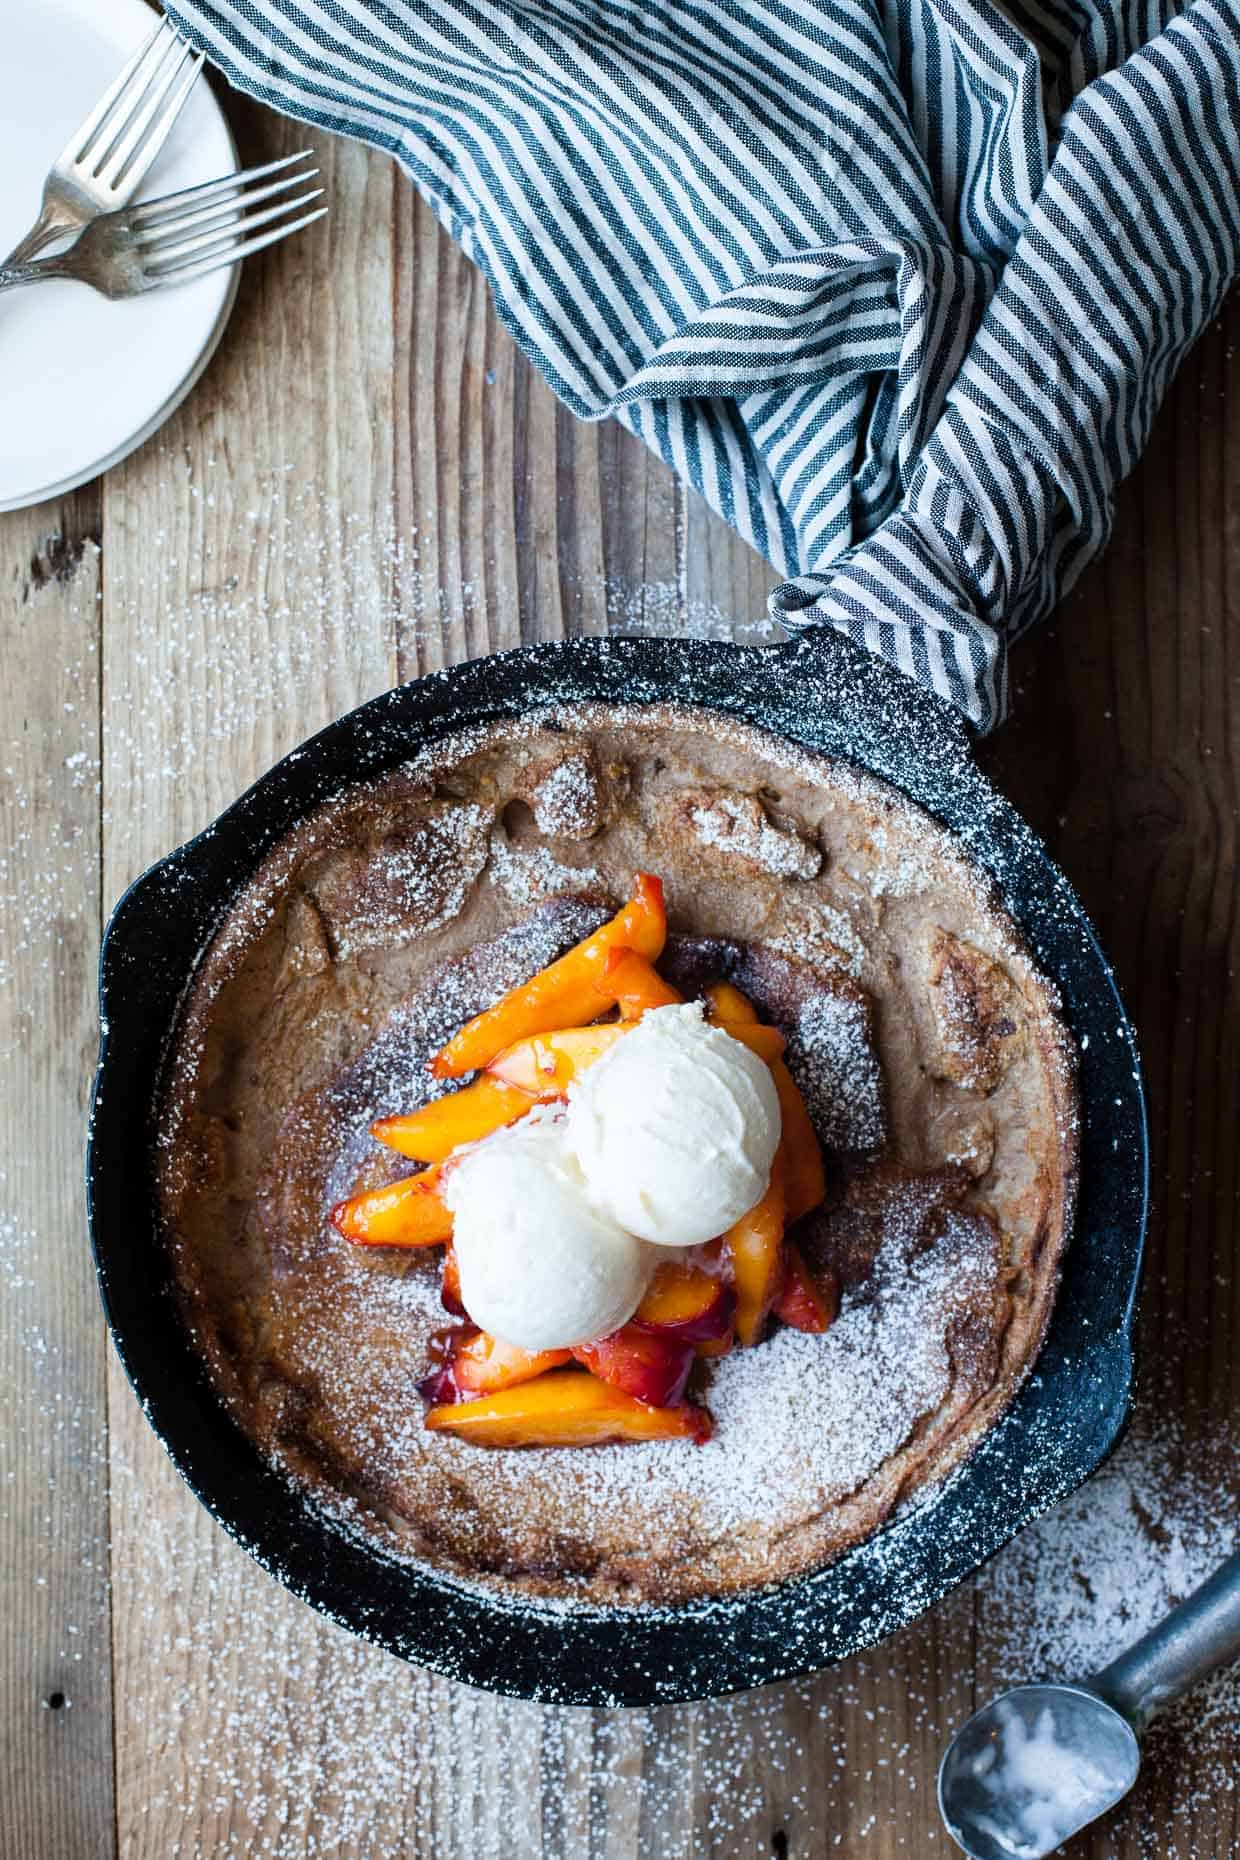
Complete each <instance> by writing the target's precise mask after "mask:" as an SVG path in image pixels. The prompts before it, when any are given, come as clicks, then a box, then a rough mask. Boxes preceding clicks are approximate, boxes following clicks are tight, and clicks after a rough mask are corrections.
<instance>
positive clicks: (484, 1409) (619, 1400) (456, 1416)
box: [426, 1369, 712, 1447]
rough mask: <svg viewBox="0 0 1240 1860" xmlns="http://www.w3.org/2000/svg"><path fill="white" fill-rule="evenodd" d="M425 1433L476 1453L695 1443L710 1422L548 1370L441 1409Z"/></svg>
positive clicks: (584, 1377) (690, 1408) (699, 1412)
mask: <svg viewBox="0 0 1240 1860" xmlns="http://www.w3.org/2000/svg"><path fill="white" fill-rule="evenodd" d="M426 1425H427V1427H429V1428H430V1429H431V1431H432V1433H441V1432H442V1433H450V1434H455V1435H456V1437H457V1438H458V1439H459V1440H465V1441H473V1442H474V1443H475V1445H477V1446H480V1447H597V1446H605V1445H606V1444H607V1443H608V1442H609V1441H613V1440H677V1439H680V1440H696V1441H698V1442H702V1441H706V1440H709V1439H710V1436H711V1431H712V1430H711V1419H710V1416H709V1415H708V1414H707V1413H706V1411H705V1409H703V1408H697V1407H695V1406H694V1405H693V1403H692V1402H687V1401H686V1402H681V1403H679V1404H678V1406H676V1407H675V1408H648V1407H647V1406H646V1404H645V1402H640V1401H634V1400H633V1398H632V1396H630V1395H625V1394H623V1393H622V1392H621V1390H620V1389H617V1388H612V1387H611V1386H610V1385H609V1384H608V1383H606V1382H599V1381H597V1380H596V1378H595V1377H594V1376H592V1375H590V1374H589V1373H588V1371H586V1370H584V1369H554V1370H552V1371H551V1372H550V1374H549V1375H545V1376H536V1377H535V1378H534V1380H533V1381H532V1382H523V1383H521V1384H520V1386H519V1387H517V1388H511V1389H501V1390H500V1391H499V1392H498V1393H497V1394H495V1395H483V1396H481V1397H480V1398H479V1399H478V1400H477V1401H464V1402H455V1403H445V1404H443V1405H441V1406H439V1407H436V1408H432V1409H431V1410H430V1411H429V1413H428V1414H427V1416H426Z"/></svg>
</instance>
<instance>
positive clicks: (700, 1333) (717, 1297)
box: [632, 1259, 736, 1343]
mask: <svg viewBox="0 0 1240 1860" xmlns="http://www.w3.org/2000/svg"><path fill="white" fill-rule="evenodd" d="M735 1310H736V1293H735V1291H734V1290H733V1289H732V1287H731V1286H730V1285H729V1284H728V1282H727V1281H726V1279H723V1278H720V1276H719V1274H718V1273H715V1272H707V1271H706V1270H705V1268H704V1267H702V1266H694V1265H692V1264H690V1263H689V1262H688V1261H685V1260H679V1259H668V1260H664V1261H663V1263H662V1265H660V1266H657V1267H656V1268H655V1274H654V1277H653V1279H651V1281H650V1284H649V1286H648V1287H647V1289H646V1295H645V1297H644V1298H643V1299H642V1301H641V1303H640V1304H639V1305H638V1307H637V1310H636V1311H635V1312H634V1313H633V1317H632V1322H633V1323H634V1324H635V1325H636V1326H637V1328H638V1329H639V1330H649V1331H654V1332H657V1333H659V1334H665V1335H667V1336H671V1337H676V1338H678V1339H679V1340H680V1342H682V1343H708V1342H709V1341H710V1340H711V1339H712V1338H715V1337H726V1336H727V1334H728V1333H729V1331H730V1330H731V1328H732V1316H733V1313H734V1312H735Z"/></svg>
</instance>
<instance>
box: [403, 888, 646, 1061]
mask: <svg viewBox="0 0 1240 1860" xmlns="http://www.w3.org/2000/svg"><path fill="white" fill-rule="evenodd" d="M666 938H667V912H666V909H665V907H664V903H663V885H662V881H661V880H660V879H657V878H654V877H652V876H651V874H650V873H648V872H639V873H638V874H637V877H636V879H635V880H634V885H633V896H632V897H631V898H630V899H629V901H628V903H627V904H626V905H625V906H624V908H623V910H621V911H619V912H617V914H616V916H615V917H613V918H612V919H611V921H610V922H609V923H605V924H604V925H603V926H602V928H601V929H598V930H596V931H595V932H594V934H593V935H592V936H588V937H586V938H585V940H584V942H581V943H578V944H577V945H576V946H575V948H573V949H570V950H569V952H568V954H567V955H566V956H561V957H560V959H559V961H558V962H553V963H552V964H551V966H550V967H549V968H546V969H542V970H540V972H539V973H538V974H537V975H535V976H533V977H532V978H531V980H529V981H528V982H523V983H522V984H521V986H520V987H519V988H513V989H510V990H509V992H508V993H507V994H506V995H504V996H503V998H502V999H501V1000H499V1001H497V1002H496V1003H495V1006H494V1007H490V1008H487V1009H486V1010H485V1011H484V1012H483V1013H481V1014H476V1015H475V1016H474V1018H473V1019H472V1020H471V1021H467V1022H466V1024H465V1026H463V1027H462V1028H461V1030H460V1032H459V1033H457V1034H454V1035H453V1037H452V1039H450V1040H449V1041H448V1043H447V1045H446V1046H445V1047H443V1048H442V1050H441V1051H440V1052H438V1053H437V1054H436V1055H435V1058H434V1059H433V1060H432V1062H431V1070H432V1071H433V1072H434V1073H435V1075H436V1077H437V1078H459V1077H460V1076H461V1074H462V1073H464V1072H474V1071H476V1070H478V1069H479V1068H480V1067H482V1066H485V1065H488V1064H489V1063H490V1061H491V1060H492V1059H494V1057H495V1055H496V1053H499V1052H502V1051H503V1049H504V1047H506V1046H512V1045H514V1044H515V1043H516V1041H518V1040H525V1039H528V1038H529V1036H530V1035H531V1034H532V1033H545V1032H547V1031H548V1030H549V1029H550V1028H553V1027H575V1026H584V1025H585V1024H586V1022H587V1021H591V1020H594V1019H595V1018H596V1016H597V1015H598V1012H599V1004H598V992H597V989H596V986H595V984H596V982H597V981H598V979H599V977H600V976H601V975H602V971H603V964H604V963H605V961H606V959H607V957H608V955H609V954H610V952H611V951H612V950H613V949H620V948H623V949H632V950H636V951H637V953H638V954H639V955H641V956H645V957H646V958H647V959H648V960H649V961H651V962H653V961H654V960H655V959H656V957H658V956H659V955H661V954H662V951H663V944H664V942H665V940H666Z"/></svg>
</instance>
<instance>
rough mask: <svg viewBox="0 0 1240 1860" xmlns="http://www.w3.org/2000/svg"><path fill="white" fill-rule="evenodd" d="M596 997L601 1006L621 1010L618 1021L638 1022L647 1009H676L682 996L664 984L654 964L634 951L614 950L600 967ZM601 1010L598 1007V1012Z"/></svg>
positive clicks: (669, 984)
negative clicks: (600, 972) (601, 970)
mask: <svg viewBox="0 0 1240 1860" xmlns="http://www.w3.org/2000/svg"><path fill="white" fill-rule="evenodd" d="M598 994H599V1000H600V1003H601V1004H602V1005H603V1006H607V1007H610V1006H612V1005H613V1003H614V1005H615V1006H616V1007H618V1008H619V1010H620V1018H621V1020H626V1021H627V1020H640V1019H641V1017H642V1015H643V1014H645V1013H646V1012H647V1010H648V1009H650V1008H661V1007H676V1006H677V1005H678V1004H679V1003H680V1002H681V1001H683V1000H684V996H683V995H682V994H681V993H680V992H679V990H678V989H675V988H673V987H672V984H671V983H670V982H665V981H664V979H663V977H662V976H661V975H660V974H659V971H658V970H657V969H656V968H655V966H654V964H653V962H649V961H647V959H646V957H645V956H643V955H641V954H639V952H638V951H637V950H635V949H613V950H612V952H611V954H610V955H609V956H608V958H607V960H606V962H605V963H604V964H603V974H602V978H601V979H600V981H599V983H598ZM601 1011H602V1007H601V1006H600V1012H601Z"/></svg>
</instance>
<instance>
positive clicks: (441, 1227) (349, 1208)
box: [331, 1167, 452, 1246]
mask: <svg viewBox="0 0 1240 1860" xmlns="http://www.w3.org/2000/svg"><path fill="white" fill-rule="evenodd" d="M441 1175H442V1171H441V1170H440V1169H439V1168H438V1167H436V1168H434V1169H423V1170H422V1171H421V1173H420V1174H418V1175H407V1176H406V1177H405V1178H404V1180H403V1181H400V1182H393V1183H391V1184H390V1186H389V1187H387V1188H374V1189H371V1190H370V1192H369V1193H368V1194H365V1195H353V1196H352V1197H351V1198H350V1199H349V1200H348V1201H340V1202H337V1204H336V1206H335V1207H334V1208H333V1209H332V1212H331V1219H332V1224H333V1226H335V1227H338V1228H339V1230H340V1232H341V1233H342V1234H343V1235H344V1237H345V1239H346V1240H353V1241H356V1243H357V1244H358V1246H440V1245H442V1244H443V1242H444V1241H445V1240H450V1239H451V1238H452V1214H451V1211H450V1209H448V1208H447V1207H446V1206H445V1205H444V1203H443V1201H442V1199H441V1198H440V1194H439V1185H440V1179H441Z"/></svg>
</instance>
